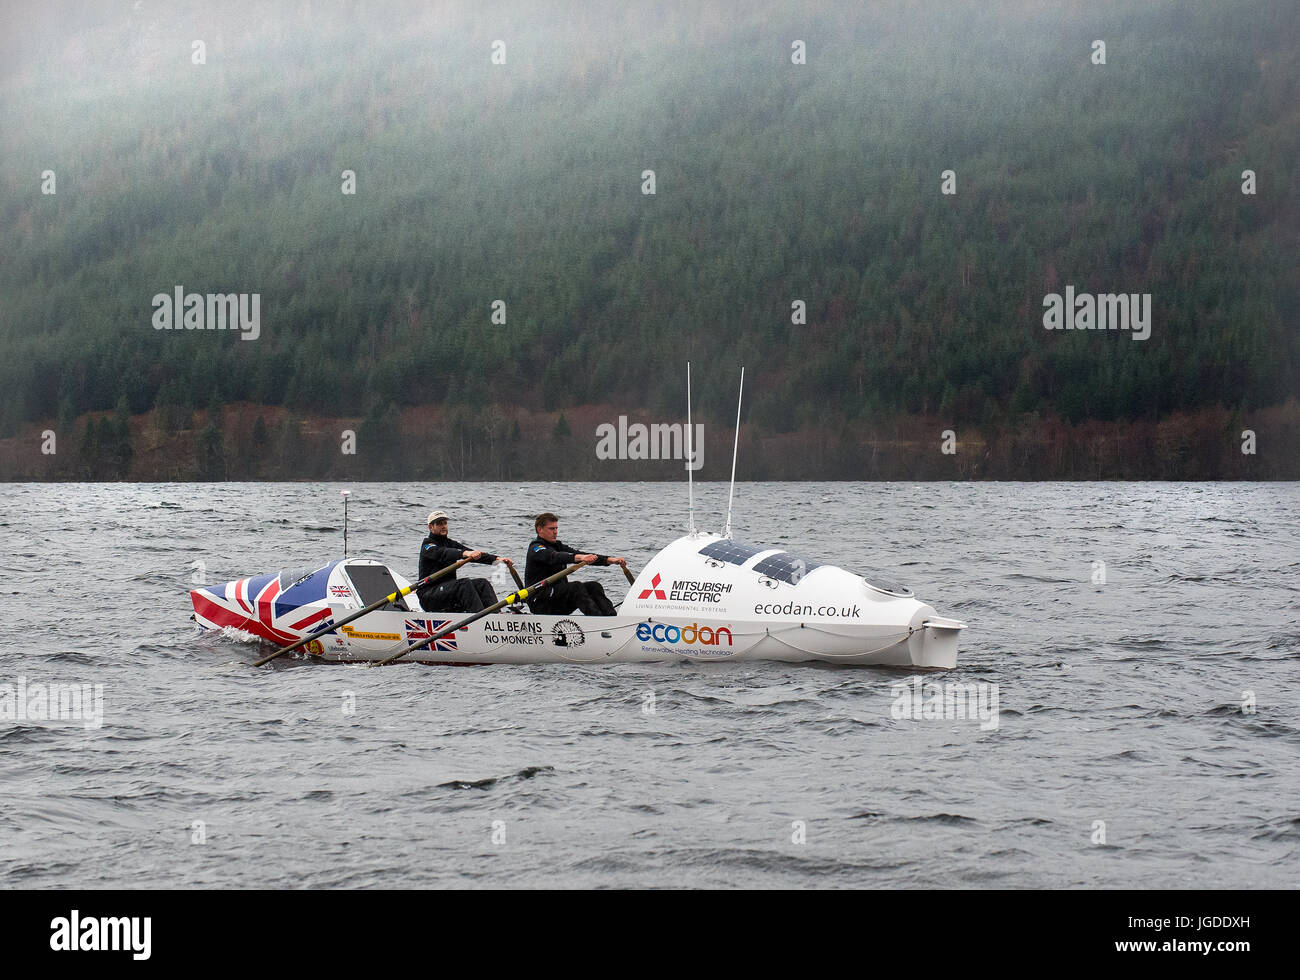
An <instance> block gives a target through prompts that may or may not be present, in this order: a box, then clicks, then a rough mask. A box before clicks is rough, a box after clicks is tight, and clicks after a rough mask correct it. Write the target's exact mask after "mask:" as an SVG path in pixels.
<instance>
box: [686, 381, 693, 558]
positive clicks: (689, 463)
mask: <svg viewBox="0 0 1300 980" xmlns="http://www.w3.org/2000/svg"><path fill="white" fill-rule="evenodd" d="M693 431H694V430H693V427H692V426H691V362H690V361H687V362H686V497H687V500H688V502H689V503H688V506H689V507H690V532H691V537H695V478H694V477H695V443H694V441H693V439H692V432H693Z"/></svg>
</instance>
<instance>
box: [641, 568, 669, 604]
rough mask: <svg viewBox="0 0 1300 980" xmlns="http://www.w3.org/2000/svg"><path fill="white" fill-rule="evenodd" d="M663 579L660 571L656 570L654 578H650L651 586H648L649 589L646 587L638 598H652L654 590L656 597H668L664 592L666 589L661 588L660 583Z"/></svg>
mask: <svg viewBox="0 0 1300 980" xmlns="http://www.w3.org/2000/svg"><path fill="white" fill-rule="evenodd" d="M661 581H662V579H660V578H659V573H658V572H656V573H655V577H654V578H652V579H651V580H650V588H648V589H646V590H645V591H643V592H642V593H641V594H640V595H639V596H637V598H638V599H649V598H650V593H652V592H653V593H654V597H655V598H656V599H667V598H668V596H666V595H665V594H664V590H663V589H661V588H659V583H660V582H661Z"/></svg>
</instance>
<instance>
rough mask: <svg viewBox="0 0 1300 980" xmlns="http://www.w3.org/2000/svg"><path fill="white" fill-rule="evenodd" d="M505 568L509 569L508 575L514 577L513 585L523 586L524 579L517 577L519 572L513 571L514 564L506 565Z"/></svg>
mask: <svg viewBox="0 0 1300 980" xmlns="http://www.w3.org/2000/svg"><path fill="white" fill-rule="evenodd" d="M506 568H508V569H510V575H511V577H512V578H514V580H515V585H517V586H519V587H520V588H521V589H522V588H523V587H524V580H523V579H521V578H520V577H519V573H518V572H517V571H515V566H514V565H507V566H506Z"/></svg>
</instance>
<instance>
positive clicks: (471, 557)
mask: <svg viewBox="0 0 1300 980" xmlns="http://www.w3.org/2000/svg"><path fill="white" fill-rule="evenodd" d="M461 557H462V558H468V559H469V560H470V561H473V560H474V559H476V558H482V557H483V552H481V551H466V552H462V553H461Z"/></svg>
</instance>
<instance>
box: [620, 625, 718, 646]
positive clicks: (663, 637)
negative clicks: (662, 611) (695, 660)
mask: <svg viewBox="0 0 1300 980" xmlns="http://www.w3.org/2000/svg"><path fill="white" fill-rule="evenodd" d="M724 636H725V637H726V639H727V646H732V645H733V641H732V637H731V628H730V627H728V626H718V627H716V628H714V627H710V626H701V625H700V624H699V623H691V625H690V626H672V625H670V624H668V623H638V624H637V627H636V638H637V639H638V640H640V641H642V642H643V643H645V642H649V641H651V640H653V641H654V642H656V643H670V644H677V643H685V644H687V645H691V644H699V645H700V646H706V647H717V646H722V639H723V637H724Z"/></svg>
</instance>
